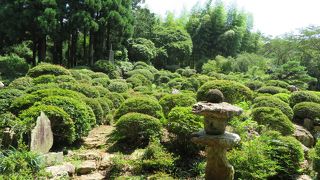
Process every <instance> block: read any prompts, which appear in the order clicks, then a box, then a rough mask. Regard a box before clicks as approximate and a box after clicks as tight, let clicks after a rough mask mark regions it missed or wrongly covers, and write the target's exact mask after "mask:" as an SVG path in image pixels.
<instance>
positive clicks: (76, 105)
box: [41, 96, 95, 139]
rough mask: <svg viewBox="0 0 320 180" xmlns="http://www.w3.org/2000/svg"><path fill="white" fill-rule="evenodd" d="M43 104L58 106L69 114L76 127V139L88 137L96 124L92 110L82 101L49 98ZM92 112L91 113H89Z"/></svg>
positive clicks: (44, 99)
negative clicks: (92, 126)
mask: <svg viewBox="0 0 320 180" xmlns="http://www.w3.org/2000/svg"><path fill="white" fill-rule="evenodd" d="M41 103H42V104H45V105H51V106H57V107H59V108H61V109H63V110H64V111H65V112H66V113H68V114H69V116H70V117H71V119H72V120H73V122H74V125H75V131H76V132H77V133H76V139H80V138H81V137H83V136H86V135H88V133H89V131H90V130H91V126H90V125H91V124H94V122H95V116H93V112H92V110H91V109H90V108H89V107H88V106H87V105H86V104H85V103H84V102H82V101H80V100H76V99H73V98H71V97H63V96H49V97H46V98H43V99H42V101H41ZM89 111H91V113H90V112H89Z"/></svg>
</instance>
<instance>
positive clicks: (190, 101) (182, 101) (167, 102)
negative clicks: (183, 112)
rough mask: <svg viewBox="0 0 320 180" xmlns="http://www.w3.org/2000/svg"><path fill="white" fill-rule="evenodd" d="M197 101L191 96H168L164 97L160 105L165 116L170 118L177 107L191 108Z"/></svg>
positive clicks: (181, 94)
mask: <svg viewBox="0 0 320 180" xmlns="http://www.w3.org/2000/svg"><path fill="white" fill-rule="evenodd" d="M196 102H197V101H196V99H195V98H194V97H192V96H190V95H189V94H183V93H180V94H167V95H165V96H163V97H162V98H161V99H160V101H159V103H160V105H161V106H162V108H163V112H164V114H165V116H168V114H169V112H170V111H171V109H172V108H174V107H176V106H180V107H189V106H192V105H194V104H195V103H196Z"/></svg>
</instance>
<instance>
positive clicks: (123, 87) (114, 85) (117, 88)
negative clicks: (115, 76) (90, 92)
mask: <svg viewBox="0 0 320 180" xmlns="http://www.w3.org/2000/svg"><path fill="white" fill-rule="evenodd" d="M108 89H109V91H111V92H117V93H124V92H126V91H128V89H129V87H128V84H127V83H125V82H121V81H111V83H110V84H109V85H108Z"/></svg>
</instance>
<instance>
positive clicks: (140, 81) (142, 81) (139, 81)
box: [126, 74, 151, 87]
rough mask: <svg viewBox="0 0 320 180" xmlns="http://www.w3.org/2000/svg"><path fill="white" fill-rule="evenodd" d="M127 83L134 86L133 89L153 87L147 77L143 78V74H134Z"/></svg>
mask: <svg viewBox="0 0 320 180" xmlns="http://www.w3.org/2000/svg"><path fill="white" fill-rule="evenodd" d="M126 81H127V82H128V83H130V84H132V86H133V87H138V86H150V85H151V81H150V80H149V79H147V78H146V77H145V76H143V75H142V74H134V75H132V76H131V77H129V78H128V79H126Z"/></svg>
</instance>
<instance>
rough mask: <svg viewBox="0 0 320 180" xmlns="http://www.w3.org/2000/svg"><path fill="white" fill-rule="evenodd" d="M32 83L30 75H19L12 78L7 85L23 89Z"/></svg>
mask: <svg viewBox="0 0 320 180" xmlns="http://www.w3.org/2000/svg"><path fill="white" fill-rule="evenodd" d="M33 85H34V84H33V79H32V78H31V77H20V78H17V79H15V80H13V81H12V82H11V83H10V84H9V86H8V87H9V88H15V89H19V90H22V91H24V90H26V89H28V88H30V87H32V86H33Z"/></svg>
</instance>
